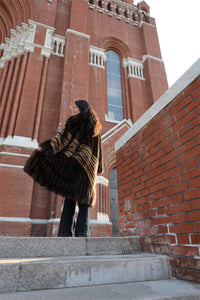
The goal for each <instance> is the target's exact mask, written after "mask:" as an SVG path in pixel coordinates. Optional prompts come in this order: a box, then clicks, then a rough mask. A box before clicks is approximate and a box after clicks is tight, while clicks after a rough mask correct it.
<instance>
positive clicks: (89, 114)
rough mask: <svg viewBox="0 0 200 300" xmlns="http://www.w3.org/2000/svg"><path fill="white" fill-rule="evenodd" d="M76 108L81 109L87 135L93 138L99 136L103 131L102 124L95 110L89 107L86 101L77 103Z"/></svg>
mask: <svg viewBox="0 0 200 300" xmlns="http://www.w3.org/2000/svg"><path fill="white" fill-rule="evenodd" d="M75 104H76V106H78V108H79V109H80V115H81V116H82V118H83V120H84V121H85V129H86V132H87V134H91V135H92V136H96V135H98V133H99V131H100V130H101V123H100V121H99V118H98V117H97V114H96V113H95V111H94V109H93V108H92V107H91V106H90V105H89V103H88V102H87V101H86V100H77V101H75Z"/></svg>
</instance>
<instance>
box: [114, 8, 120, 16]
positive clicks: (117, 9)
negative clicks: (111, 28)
mask: <svg viewBox="0 0 200 300" xmlns="http://www.w3.org/2000/svg"><path fill="white" fill-rule="evenodd" d="M115 11H116V14H117V15H119V7H118V6H116V9H115Z"/></svg>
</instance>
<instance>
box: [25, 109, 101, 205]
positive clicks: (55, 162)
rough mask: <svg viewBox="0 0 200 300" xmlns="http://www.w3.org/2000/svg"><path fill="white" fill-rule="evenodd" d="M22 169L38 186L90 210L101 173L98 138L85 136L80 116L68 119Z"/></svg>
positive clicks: (99, 138)
mask: <svg viewBox="0 0 200 300" xmlns="http://www.w3.org/2000/svg"><path fill="white" fill-rule="evenodd" d="M40 147H41V148H42V151H41V152H39V151H37V150H35V151H34V152H33V153H32V155H31V156H30V157H29V159H28V160H27V162H26V163H25V166H24V171H25V172H26V173H28V174H29V175H30V176H31V177H32V178H33V179H34V180H35V181H36V182H38V183H39V184H40V185H41V186H45V187H46V188H47V189H48V190H50V191H53V192H55V193H56V194H60V195H62V196H64V197H66V198H68V199H71V200H74V201H77V202H79V203H81V204H86V205H88V206H90V207H93V206H94V205H95V201H96V175H97V173H101V172H102V149H101V135H100V133H99V134H98V135H97V136H91V135H88V134H86V131H85V125H84V121H83V120H82V118H81V116H80V115H76V116H72V117H70V118H69V119H68V120H67V122H66V124H65V127H64V128H63V129H62V130H61V131H60V132H59V133H58V134H57V135H56V136H55V137H53V138H52V139H50V140H47V141H45V142H43V143H41V144H40Z"/></svg>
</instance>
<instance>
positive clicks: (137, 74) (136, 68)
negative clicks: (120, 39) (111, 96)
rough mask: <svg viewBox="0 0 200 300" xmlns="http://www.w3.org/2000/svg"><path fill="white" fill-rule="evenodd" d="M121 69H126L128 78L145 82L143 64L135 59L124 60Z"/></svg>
mask: <svg viewBox="0 0 200 300" xmlns="http://www.w3.org/2000/svg"><path fill="white" fill-rule="evenodd" d="M123 67H124V68H128V78H130V77H134V78H137V79H141V80H145V78H144V74H143V62H142V61H140V60H137V59H135V58H131V57H128V58H124V59H123Z"/></svg>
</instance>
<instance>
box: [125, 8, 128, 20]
mask: <svg viewBox="0 0 200 300" xmlns="http://www.w3.org/2000/svg"><path fill="white" fill-rule="evenodd" d="M124 17H125V18H128V12H127V9H125V11H124Z"/></svg>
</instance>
